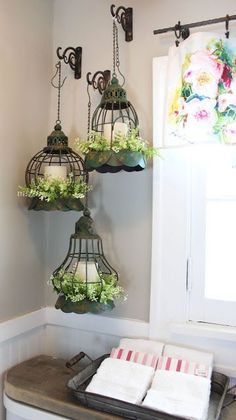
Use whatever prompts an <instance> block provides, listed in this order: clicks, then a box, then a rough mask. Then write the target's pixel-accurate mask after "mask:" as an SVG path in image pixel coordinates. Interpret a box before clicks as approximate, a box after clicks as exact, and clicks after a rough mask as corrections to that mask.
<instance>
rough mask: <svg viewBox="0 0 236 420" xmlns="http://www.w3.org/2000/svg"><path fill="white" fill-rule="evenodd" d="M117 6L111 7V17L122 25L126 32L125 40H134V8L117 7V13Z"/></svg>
mask: <svg viewBox="0 0 236 420" xmlns="http://www.w3.org/2000/svg"><path fill="white" fill-rule="evenodd" d="M115 7H116V6H115V4H112V5H111V15H112V17H113V18H115V19H116V20H117V22H118V23H121V26H122V28H123V29H124V31H125V40H126V41H127V42H129V41H132V40H133V8H132V7H126V8H125V7H124V6H120V7H117V9H116V11H115Z"/></svg>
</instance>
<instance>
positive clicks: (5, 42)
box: [0, 0, 52, 320]
mask: <svg viewBox="0 0 236 420" xmlns="http://www.w3.org/2000/svg"><path fill="white" fill-rule="evenodd" d="M0 10H1V13H0V27H1V37H0V51H1V61H0V92H1V94H0V110H1V111H0V133H1V137H0V142H1V158H0V161H1V164H0V191H1V194H0V219H1V252H0V320H5V319H8V318H13V317H15V316H17V315H19V314H22V313H25V312H30V311H32V310H34V309H38V308H39V307H41V306H43V305H44V278H45V275H44V270H45V258H44V244H45V242H46V235H45V223H44V215H43V214H33V213H30V212H28V211H27V209H26V206H25V202H24V199H23V198H18V197H17V187H18V185H19V184H22V183H24V172H25V168H26V164H27V163H28V161H29V159H30V158H31V157H32V156H33V155H34V154H35V153H36V152H37V151H38V150H39V149H40V148H41V146H42V145H43V144H44V142H45V137H46V135H47V129H48V110H49V94H50V89H49V76H50V68H51V56H52V53H51V36H52V34H51V27H52V3H51V1H47V0H44V1H40V0H33V1H32V0H11V1H8V0H0Z"/></svg>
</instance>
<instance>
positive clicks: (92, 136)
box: [75, 128, 159, 159]
mask: <svg viewBox="0 0 236 420" xmlns="http://www.w3.org/2000/svg"><path fill="white" fill-rule="evenodd" d="M75 144H76V147H77V149H78V150H79V151H80V152H81V153H83V154H84V155H86V154H88V153H89V152H91V151H96V152H106V151H109V150H113V151H114V152H116V153H118V152H120V151H130V152H140V153H143V154H144V156H145V157H146V158H147V159H149V158H151V157H153V156H159V151H158V149H156V148H154V147H151V146H150V145H149V144H148V142H147V141H146V140H143V139H142V138H141V137H140V136H139V131H138V129H137V128H135V129H131V130H129V131H128V133H127V135H124V134H121V133H119V132H118V133H116V134H115V136H114V139H113V140H112V142H111V140H109V139H107V138H106V137H104V136H103V135H102V134H101V133H98V132H96V131H91V132H90V133H89V135H88V139H87V140H80V139H76V140H75Z"/></svg>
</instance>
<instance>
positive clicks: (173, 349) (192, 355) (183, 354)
mask: <svg viewBox="0 0 236 420" xmlns="http://www.w3.org/2000/svg"><path fill="white" fill-rule="evenodd" d="M163 356H170V357H175V358H176V359H184V360H187V361H188V362H198V363H203V364H205V365H207V366H211V367H212V366H213V354H212V353H208V352H205V351H201V350H196V349H191V348H187V347H180V346H174V345H172V344H166V345H165V347H164V351H163Z"/></svg>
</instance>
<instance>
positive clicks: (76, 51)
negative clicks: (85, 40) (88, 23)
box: [57, 47, 82, 79]
mask: <svg viewBox="0 0 236 420" xmlns="http://www.w3.org/2000/svg"><path fill="white" fill-rule="evenodd" d="M60 50H62V48H61V47H58V48H57V56H58V58H59V59H60V60H64V63H66V64H69V66H70V68H71V69H72V70H73V71H74V73H75V79H80V78H81V69H82V47H76V48H73V47H67V48H66V49H65V50H64V52H63V53H62V54H61V53H60Z"/></svg>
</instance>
